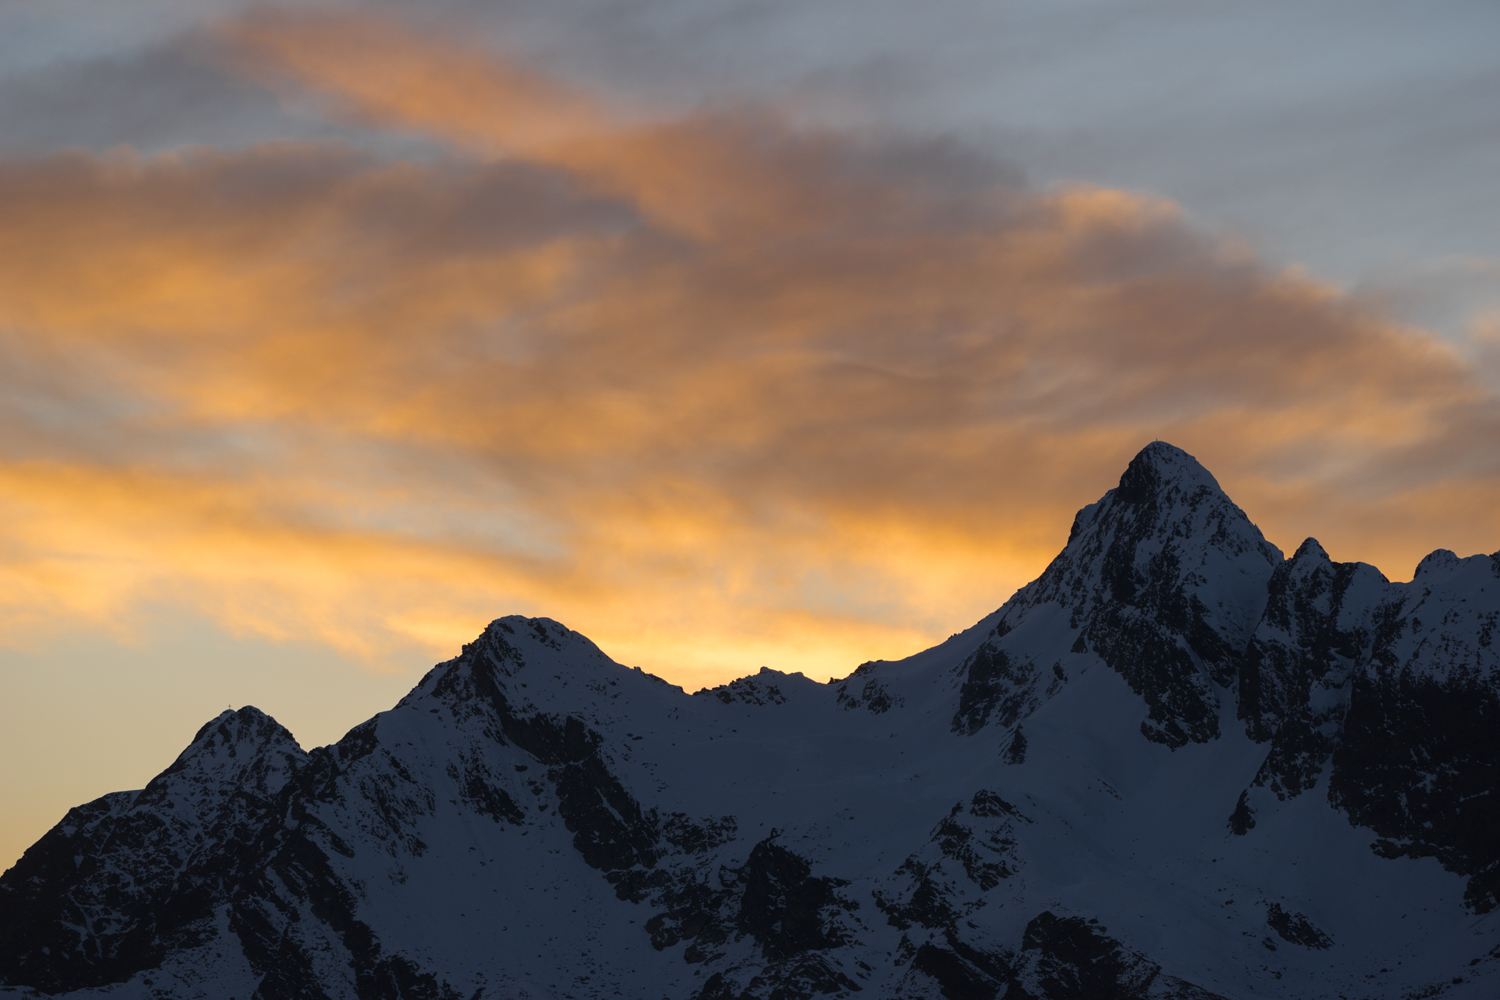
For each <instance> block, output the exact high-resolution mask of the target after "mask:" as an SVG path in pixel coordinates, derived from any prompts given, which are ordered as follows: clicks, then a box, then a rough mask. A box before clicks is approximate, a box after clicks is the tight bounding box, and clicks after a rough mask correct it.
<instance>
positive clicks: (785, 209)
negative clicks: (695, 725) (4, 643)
mask: <svg viewBox="0 0 1500 1000" xmlns="http://www.w3.org/2000/svg"><path fill="white" fill-rule="evenodd" d="M218 44H219V45H220V47H221V48H220V53H221V56H223V57H224V58H226V59H228V60H229V61H228V64H229V65H232V66H233V67H235V70H236V71H237V72H241V73H245V74H249V75H250V76H252V77H253V78H255V79H259V80H263V81H267V82H272V81H274V82H275V83H276V85H277V86H281V87H286V88H294V89H295V92H296V93H307V92H312V93H316V94H317V95H319V97H320V99H321V100H323V101H325V102H328V103H329V104H330V106H333V107H336V108H338V109H340V112H339V113H341V114H344V115H351V116H357V117H359V119H360V120H362V121H365V122H367V123H373V124H374V125H376V126H378V127H381V128H394V129H400V130H406V131H420V132H423V133H425V134H428V135H431V136H433V137H436V138H437V139H439V140H440V141H442V142H445V143H448V144H449V150H450V152H449V155H447V156H445V157H437V158H434V159H432V160H429V161H424V162H407V161H393V160H391V159H389V158H380V157H377V156H375V155H373V154H368V153H362V152H359V151H356V150H354V149H352V148H347V147H341V146H333V145H292V144H272V145H267V146H263V147H257V148H254V149H250V150H246V151H239V152H224V151H213V150H195V151H184V152H179V153H175V154H171V155H166V156H160V157H154V158H143V157H139V156H135V155H132V154H129V153H119V154H112V155H110V156H106V157H94V156H89V155H85V154H71V155H68V156H63V157H57V158H52V159H49V160H45V161H11V162H5V163H0V215H3V217H5V218H6V219H7V220H8V224H7V226H6V227H4V228H3V229H0V360H3V361H4V364H0V384H3V385H4V387H5V391H4V393H3V394H0V396H3V398H4V399H6V400H7V401H8V402H6V403H4V404H0V430H3V434H4V440H5V441H6V442H7V444H6V445H5V446H4V447H3V448H0V506H3V510H4V513H5V514H6V516H5V517H4V518H3V522H0V615H3V616H4V620H5V621H7V622H8V623H9V625H10V626H11V629H10V631H11V633H12V634H17V630H24V629H32V630H35V629H45V628H48V627H55V626H56V625H57V624H58V623H61V622H66V621H68V620H70V619H72V618H90V619H93V620H103V621H118V622H128V621H129V620H130V616H131V614H132V608H133V607H134V606H136V605H137V604H138V603H139V602H140V601H142V600H148V599H149V600H171V601H180V602H186V603H188V604H192V605H195V606H197V607H200V608H203V609H205V610H207V611H209V612H210V613H212V614H214V615H216V616H217V617H218V618H219V619H220V620H221V621H224V622H226V623H227V624H229V625H230V626H231V627H233V628H236V629H241V630H247V631H253V632H256V633H261V634H266V635H272V636H299V637H314V638H317V639H320V640H322V641H325V642H329V643H333V644H335V645H337V646H339V647H341V648H344V649H348V650H353V651H356V652H359V653H361V654H362V655H367V656H371V657H376V658H378V655H379V651H380V649H381V648H382V646H383V645H385V644H388V643H390V642H395V641H398V640H399V641H401V642H403V643H404V642H411V641H417V642H421V643H424V644H427V645H429V646H430V647H431V648H432V649H433V650H434V652H446V651H451V649H453V648H454V646H455V645H456V643H458V642H459V641H462V640H464V639H466V638H468V637H469V636H470V635H472V633H473V632H474V631H475V630H476V629H477V628H478V627H479V625H480V624H482V622H483V621H485V620H487V619H488V618H489V617H492V616H495V615H499V614H502V613H509V612H514V611H522V612H527V613H536V614H549V615H552V616H553V617H557V618H560V619H562V620H564V621H566V622H568V623H569V624H570V625H572V626H573V627H575V628H578V629H580V630H582V631H584V632H585V633H587V634H589V635H591V636H592V637H593V638H595V639H596V640H597V641H599V642H600V643H601V645H603V646H604V648H605V649H606V650H607V651H609V652H611V653H613V654H614V655H616V656H618V657H620V658H622V659H625V660H627V661H631V662H640V663H642V664H644V665H646V666H648V667H650V668H652V669H656V670H658V671H660V672H662V673H664V674H665V675H667V676H669V677H672V678H674V679H678V680H681V681H683V682H685V683H688V684H690V685H696V684H698V683H708V682H714V681H719V680H723V679H725V678H727V677H729V676H732V675H734V674H736V673H739V672H743V671H745V670H751V669H754V668H755V667H756V666H759V665H760V664H761V663H767V664H770V665H773V666H779V667H782V668H786V669H805V670H807V671H808V672H809V673H814V674H816V675H818V676H826V675H827V674H831V673H842V672H844V671H846V670H847V669H848V668H850V667H852V666H853V665H854V664H855V663H857V662H859V661H860V660H861V659H865V658H870V657H875V656H895V655H900V654H902V653H905V652H911V651H914V650H915V649H917V648H919V647H920V646H922V645H923V644H925V643H928V642H930V641H933V640H935V639H938V638H941V637H943V636H945V635H946V634H948V633H949V632H951V631H953V630H954V629H956V628H961V627H964V626H966V625H968V624H970V623H972V621H974V620H975V619H977V618H978V617H980V616H981V615H982V614H984V613H985V612H987V611H989V610H992V609H993V608H994V607H995V606H997V605H998V604H999V603H1000V602H1001V601H1003V600H1004V599H1005V598H1006V597H1007V596H1008V594H1009V592H1010V590H1011V589H1012V588H1014V587H1016V586H1018V585H1020V584H1021V583H1024V582H1025V581H1026V580H1027V579H1029V578H1030V577H1031V576H1033V575H1035V574H1036V573H1037V572H1038V571H1039V570H1040V568H1041V567H1042V566H1043V565H1044V564H1045V562H1046V560H1047V559H1048V558H1049V557H1050V556H1051V555H1052V554H1053V553H1054V552H1055V551H1056V550H1057V549H1058V548H1059V547H1060V546H1061V544H1062V542H1063V540H1064V538H1065V537H1066V532H1067V527H1068V524H1069V521H1070V519H1071V517H1072V513H1073V511H1074V509H1076V508H1077V507H1078V506H1080V505H1081V504H1083V503H1086V502H1090V501H1092V500H1093V499H1095V498H1096V497H1097V496H1098V495H1099V494H1100V493H1102V492H1103V490H1104V489H1107V488H1108V487H1109V486H1111V485H1112V484H1113V483H1112V481H1113V479H1114V477H1115V476H1117V475H1118V473H1119V471H1120V469H1122V468H1123V466H1124V464H1125V462H1126V461H1127V460H1128V459H1129V457H1130V455H1131V454H1132V453H1133V452H1134V450H1135V449H1137V448H1139V447H1140V446H1141V445H1142V444H1144V443H1146V442H1147V441H1149V440H1151V439H1152V438H1154V437H1158V436H1159V437H1163V438H1167V439H1169V440H1172V441H1173V442H1175V443H1177V444H1179V445H1182V446H1184V447H1186V448H1188V449H1189V450H1190V451H1193V452H1195V453H1196V454H1198V455H1199V457H1200V458H1202V459H1203V460H1204V461H1205V462H1206V463H1207V464H1208V465H1209V467H1210V468H1212V469H1213V470H1214V471H1215V472H1216V473H1217V474H1219V475H1220V476H1221V477H1222V480H1223V482H1224V484H1225V485H1226V487H1227V488H1228V489H1229V491H1230V493H1231V495H1233V496H1235V497H1236V499H1237V500H1239V502H1240V503H1241V504H1243V505H1244V506H1245V507H1246V509H1247V511H1248V512H1249V513H1250V515H1251V517H1252V518H1255V519H1256V520H1258V521H1259V522H1260V523H1261V524H1262V526H1263V527H1264V528H1265V529H1266V530H1267V532H1268V534H1269V535H1270V537H1271V538H1272V539H1273V540H1274V541H1276V542H1278V543H1279V544H1281V545H1283V546H1284V547H1290V546H1294V545H1295V544H1296V543H1297V542H1299V541H1300V540H1301V537H1302V535H1304V534H1308V533H1312V534H1317V535H1319V536H1320V537H1321V538H1323V540H1324V541H1325V543H1327V544H1328V545H1329V546H1330V548H1332V549H1333V550H1334V551H1335V552H1336V554H1337V555H1338V556H1339V557H1340V558H1365V559H1371V560H1374V561H1377V562H1378V563H1379V564H1380V565H1382V568H1384V569H1385V570H1386V571H1387V572H1388V573H1390V574H1392V575H1394V576H1400V575H1401V574H1403V573H1406V572H1409V569H1410V567H1411V566H1412V565H1414V564H1415V562H1416V560H1417V558H1419V557H1420V556H1421V555H1422V554H1424V553H1425V551H1426V550H1428V549H1431V548H1433V547H1436V546H1437V545H1445V546H1448V547H1454V548H1460V549H1476V548H1494V547H1496V545H1495V538H1496V536H1497V535H1500V523H1497V519H1496V515H1495V514H1494V513H1493V511H1494V510H1495V505H1494V504H1493V502H1492V501H1491V498H1492V497H1493V496H1494V489H1495V486H1496V484H1497V475H1500V470H1497V468H1495V466H1494V463H1493V462H1491V461H1490V460H1489V459H1488V455H1489V451H1490V448H1489V444H1488V442H1490V441H1492V440H1493V439H1494V431H1495V430H1496V427H1495V424H1496V413H1497V410H1496V401H1495V398H1494V395H1493V391H1492V390H1491V389H1490V388H1488V387H1487V386H1486V385H1485V384H1484V383H1483V382H1482V381H1481V380H1480V379H1479V378H1478V377H1476V374H1475V371H1474V370H1473V369H1472V368H1471V367H1470V363H1469V362H1468V361H1466V360H1465V359H1464V358H1463V357H1462V356H1461V355H1460V354H1459V353H1458V352H1456V351H1455V350H1453V349H1452V348H1451V347H1450V346H1449V345H1447V344H1445V343H1444V342H1442V341H1439V340H1437V339H1435V338H1433V337H1431V336H1429V335H1427V334H1425V333H1423V332H1421V331H1418V330H1413V329H1408V328H1404V327H1401V326H1399V325H1396V324H1394V323H1392V322H1390V321H1388V320H1386V319H1384V318H1383V317H1382V316H1381V315H1379V314H1378V313H1377V312H1375V311H1374V310H1373V307H1371V306H1369V305H1367V304H1364V303H1361V302H1360V301H1358V300H1356V299H1353V298H1351V297H1349V296H1347V295H1344V294H1341V293H1339V292H1338V291H1337V290H1333V289H1330V288H1328V287H1326V286H1323V285H1319V284H1316V283H1315V282H1313V281H1312V280H1310V279H1308V278H1306V277H1304V276H1300V275H1298V274H1295V273H1288V272H1278V271H1274V270H1272V269H1270V268H1268V267H1266V266H1265V265H1264V264H1262V263H1261V262H1258V261H1256V260H1255V259H1253V258H1252V257H1250V256H1249V255H1247V254H1246V253H1245V252H1244V251H1242V250H1239V249H1236V248H1234V247H1230V246H1225V245H1223V244H1221V243H1218V242H1215V241H1214V240H1212V239H1210V238H1208V237H1206V236H1204V235H1203V234H1201V233H1199V232H1197V231H1195V230H1194V229H1193V227H1192V225H1191V223H1190V221H1189V220H1187V219H1186V218H1185V217H1184V216H1183V214H1182V213H1181V211H1180V210H1178V209H1177V208H1176V207H1175V206H1173V205H1171V204H1170V203H1165V202H1162V201H1160V200H1156V199H1148V198H1144V197H1141V196H1137V195H1134V194H1130V193H1128V192H1121V191H1111V190H1102V189H1098V188H1082V187H1080V188H1070V189H1062V190H1056V191H1034V190H1028V189H1025V188H1022V187H1019V186H1017V185H1016V184H1015V182H1014V181H1013V179H1012V175H1011V173H1010V171H1008V170H1007V169H1006V168H1004V167H1003V166H1002V165H996V164H987V163H985V162H984V161H983V160H981V159H979V158H977V157H973V156H969V155H967V154H962V153H961V152H957V151H955V150H954V149H953V148H952V147H950V146H946V145H943V144H932V143H926V144H923V143H912V142H906V141H899V140H886V139H881V138H879V137H871V136H861V135H850V134H842V133H837V132H833V131H828V130H824V131H816V132H808V131H805V130H799V129H797V128H794V127H792V126H790V125H788V124H786V123H785V122H784V121H782V120H780V119H778V118H777V117H776V116H775V115H773V114H770V113H768V112H765V111H751V112H743V113H739V112H733V111H723V112H718V113H714V114H708V113H704V114H699V115H695V116H691V117H688V118H685V119H680V120H668V121H654V122H653V121H648V120H646V119H645V118H644V116H642V115H641V114H640V113H639V112H638V111H637V112H634V113H632V115H622V114H620V113H618V112H616V111H614V110H611V109H609V108H607V107H606V104H605V103H604V102H600V101H596V100H595V99H593V98H592V97H590V96H589V95H586V94H581V93H579V92H578V91H576V90H575V89H572V88H570V87H568V86H566V85H563V84H560V83H557V82H555V81H551V80H548V79H546V78H545V77H544V76H542V75H540V74H537V73H536V72H534V71H531V70H523V69H518V68H516V67H515V66H513V65H510V64H508V63H506V62H504V61H503V60H499V59H496V58H494V57H492V56H490V55H488V54H486V53H484V52H483V51H480V50H478V49H475V48H473V47H466V46H463V45H455V44H452V43H450V42H447V41H444V40H441V39H438V38H434V37H431V36H425V35H422V34H419V33H414V32H412V31H410V30H408V29H406V28H403V27H402V26H400V25H399V24H396V23H393V22H388V21H380V20H370V19H367V18H364V17H355V16H352V15H330V14H320V15H317V16H316V17H312V16H310V15H291V14H287V13H275V14H271V13H260V14H257V15H255V16H254V17H252V18H249V19H246V20H241V21H236V22H233V23H231V24H228V25H226V26H224V27H223V29H222V30H221V32H220V33H219V35H218ZM289 92H290V91H289ZM1486 463H1488V464H1486Z"/></svg>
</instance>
